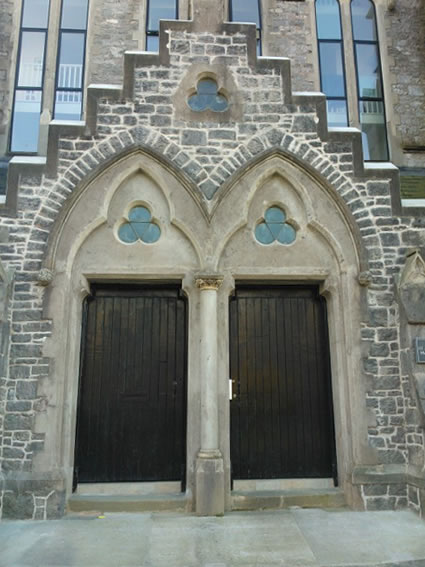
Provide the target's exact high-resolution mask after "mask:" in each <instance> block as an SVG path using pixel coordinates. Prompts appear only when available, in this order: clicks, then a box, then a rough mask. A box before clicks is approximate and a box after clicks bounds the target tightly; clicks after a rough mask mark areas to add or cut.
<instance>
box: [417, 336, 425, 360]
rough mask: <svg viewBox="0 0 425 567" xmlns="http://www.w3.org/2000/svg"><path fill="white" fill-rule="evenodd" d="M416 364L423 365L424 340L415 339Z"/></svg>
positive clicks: (424, 355) (424, 353)
mask: <svg viewBox="0 0 425 567" xmlns="http://www.w3.org/2000/svg"><path fill="white" fill-rule="evenodd" d="M416 362H417V364H425V339H420V338H419V337H417V338H416Z"/></svg>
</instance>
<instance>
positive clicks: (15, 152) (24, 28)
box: [7, 0, 51, 156]
mask: <svg viewBox="0 0 425 567" xmlns="http://www.w3.org/2000/svg"><path fill="white" fill-rule="evenodd" d="M27 1H28V0H22V3H21V14H20V18H19V40H18V50H17V53H16V66H15V79H14V83H13V101H12V112H11V120H10V129H9V137H8V141H7V155H12V156H14V155H16V156H19V155H25V156H34V155H37V154H38V142H37V149H36V150H35V151H24V150H22V151H21V150H13V149H12V142H13V129H14V125H15V105H16V94H17V92H19V91H36V92H39V93H41V96H40V116H41V113H42V111H43V99H44V79H45V74H46V59H47V57H46V55H47V41H48V38H49V25H50V9H51V0H48V8H47V24H46V27H45V28H40V27H34V28H32V27H28V26H23V22H24V13H25V3H26V2H27ZM28 32H30V33H44V48H43V67H42V70H41V81H40V83H41V84H40V86H39V87H31V86H30V87H28V86H19V75H20V70H21V54H22V41H23V37H24V33H28ZM38 136H40V125H39V129H38Z"/></svg>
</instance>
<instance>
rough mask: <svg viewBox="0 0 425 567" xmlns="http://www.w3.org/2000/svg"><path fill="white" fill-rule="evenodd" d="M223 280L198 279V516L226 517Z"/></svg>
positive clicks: (218, 277)
mask: <svg viewBox="0 0 425 567" xmlns="http://www.w3.org/2000/svg"><path fill="white" fill-rule="evenodd" d="M222 282H223V278H222V277H220V276H205V277H199V278H197V279H196V285H197V287H198V288H199V289H200V322H201V325H200V329H201V336H200V352H199V354H200V371H201V449H200V451H199V453H198V456H197V459H196V513H197V514H198V515H200V516H219V515H222V514H224V465H223V456H222V454H221V452H220V449H219V434H218V385H217V380H218V376H217V356H218V346H217V345H218V341H217V339H218V337H217V296H218V290H219V288H220V286H221V284H222Z"/></svg>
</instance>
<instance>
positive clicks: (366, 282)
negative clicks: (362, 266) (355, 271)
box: [358, 271, 373, 287]
mask: <svg viewBox="0 0 425 567" xmlns="http://www.w3.org/2000/svg"><path fill="white" fill-rule="evenodd" d="M358 281H359V284H360V285H361V286H362V287H369V286H370V285H371V284H372V283H373V276H372V274H371V273H370V272H369V271H366V272H361V273H360V274H359V277H358Z"/></svg>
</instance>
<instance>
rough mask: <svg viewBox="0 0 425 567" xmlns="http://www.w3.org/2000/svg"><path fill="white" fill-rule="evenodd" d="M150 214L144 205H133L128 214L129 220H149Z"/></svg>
mask: <svg viewBox="0 0 425 567" xmlns="http://www.w3.org/2000/svg"><path fill="white" fill-rule="evenodd" d="M151 219H152V216H151V214H150V212H149V211H148V209H147V208H146V207H133V208H132V209H131V211H130V213H129V215H128V220H129V221H131V222H150V221H151Z"/></svg>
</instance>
